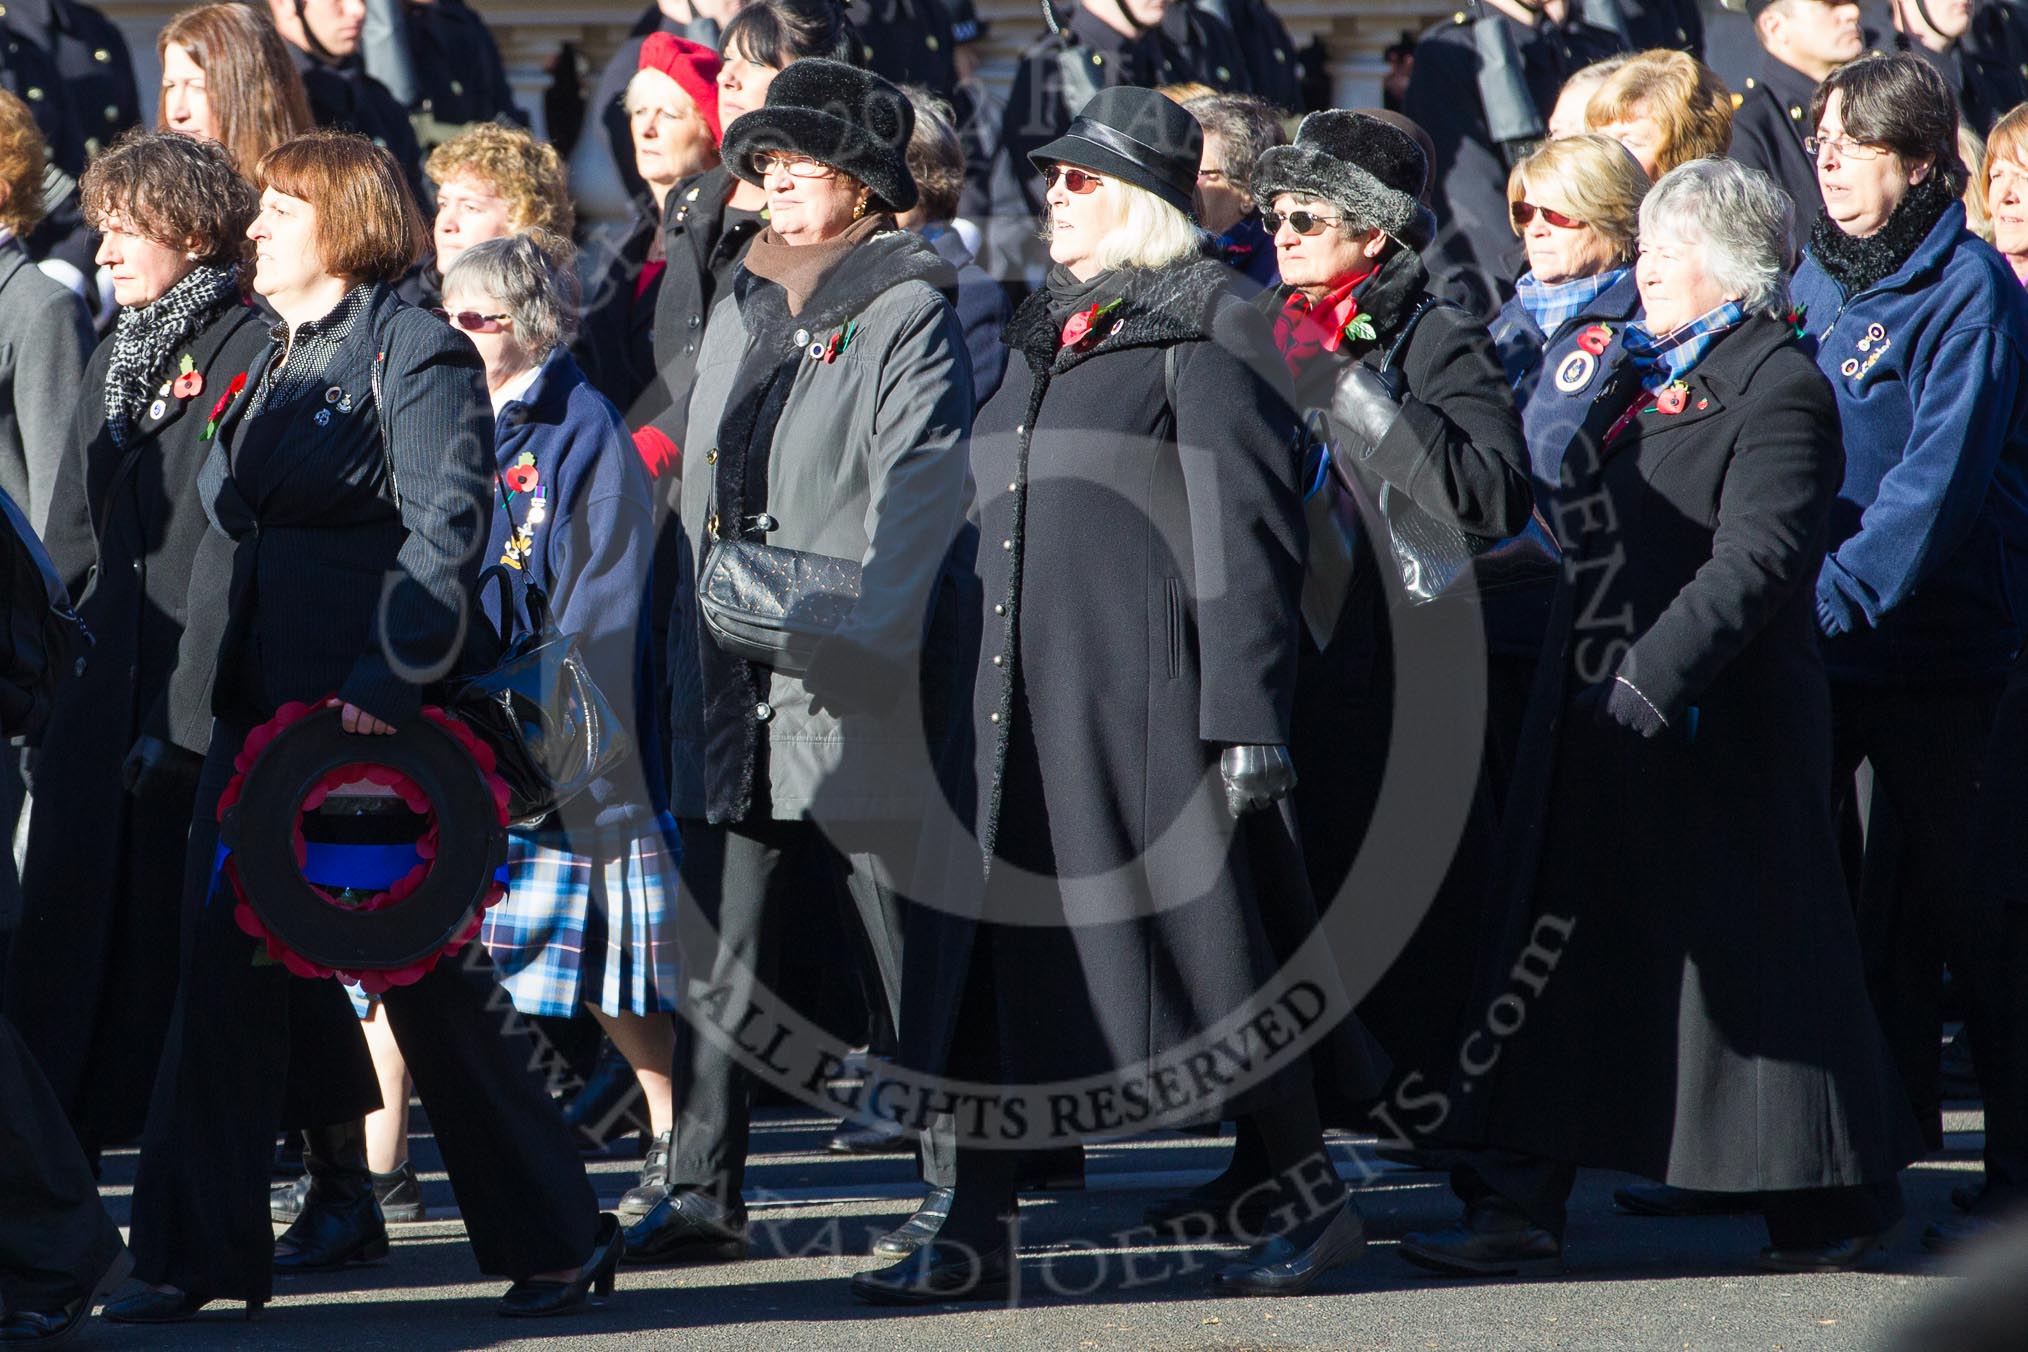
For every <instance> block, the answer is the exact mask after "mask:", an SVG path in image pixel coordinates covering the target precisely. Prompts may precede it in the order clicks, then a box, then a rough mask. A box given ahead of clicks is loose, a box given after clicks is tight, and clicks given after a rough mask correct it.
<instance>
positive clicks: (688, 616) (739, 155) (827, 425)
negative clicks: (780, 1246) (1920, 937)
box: [627, 58, 972, 1262]
mask: <svg viewBox="0 0 2028 1352" xmlns="http://www.w3.org/2000/svg"><path fill="white" fill-rule="evenodd" d="M913 127H914V114H913V112H912V110H911V107H910V105H909V102H908V97H907V95H905V94H903V93H902V92H901V91H900V90H899V89H896V88H895V87H894V86H893V85H891V84H889V83H888V82H887V81H885V80H883V79H881V78H880V77H879V76H877V75H873V74H870V73H868V72H866V71H862V70H859V69H856V68H854V67H852V66H847V65H844V64H842V63H840V62H836V61H827V60H822V59H817V58H811V59H806V60H802V61H797V62H795V63H793V64H792V65H790V66H789V67H788V68H787V69H786V70H784V71H782V72H781V74H780V75H779V76H777V77H775V79H774V81H773V83H772V84H771V85H770V86H769V88H768V93H767V102H766V104H765V105H764V106H762V107H761V108H758V109H756V110H754V111H752V112H749V113H747V114H745V115H743V116H742V117H740V118H739V119H738V120H736V121H734V122H733V123H732V124H731V126H729V127H728V128H727V129H726V133H725V144H724V148H723V162H724V164H725V166H726V167H727V168H728V169H729V170H731V171H732V172H733V173H736V174H738V175H739V176H740V178H741V179H743V180H745V181H746V182H749V183H756V184H760V185H762V186H763V187H764V188H765V189H766V191H767V197H768V208H769V216H770V220H769V225H768V228H767V229H765V230H763V231H762V232H761V233H760V235H759V236H758V237H756V238H755V240H754V242H753V244H752V246H751V247H750V248H749V249H748V250H747V254H746V260H745V262H744V263H743V264H742V265H741V267H740V269H739V271H738V272H737V273H736V274H735V276H734V280H733V284H732V287H731V294H730V295H727V296H724V297H722V298H721V299H720V300H719V301H718V303H717V305H716V306H715V307H714V309H713V311H712V317H711V322H710V325H709V327H708V329H707V332H706V337H705V342H704V349H703V351H702V352H700V353H699V354H698V365H697V383H696V387H695V390H694V392H693V394H692V396H691V401H690V412H689V425H688V429H687V436H686V438H685V440H684V443H683V444H684V445H685V446H686V447H689V448H691V451H690V454H689V456H688V463H687V465H686V466H685V472H684V474H683V483H682V499H681V502H680V504H679V511H678V519H679V521H680V525H681V532H682V540H681V546H680V549H679V551H678V563H677V577H676V595H675V604H674V606H673V609H672V611H671V615H670V622H669V653H670V657H669V678H670V684H671V687H672V691H673V699H672V711H671V722H672V733H671V770H670V799H671V807H672V810H673V811H674V812H675V814H676V816H677V817H678V818H679V819H681V822H682V831H683V843H684V856H683V864H682V870H681V873H682V890H683V900H684V906H683V925H684V928H685V933H684V937H683V941H682V943H683V951H684V953H685V954H686V955H687V956H686V967H687V970H686V973H685V979H686V989H687V991H688V992H690V994H688V995H687V996H686V1000H685V1004H686V1007H687V1006H688V1005H689V1003H690V1001H692V1000H698V999H701V1000H703V1001H705V1002H707V1003H711V1004H712V1005H713V1007H714V1008H716V1007H718V1005H717V1002H718V1001H719V1000H720V999H725V1000H729V1001H730V1003H729V1004H727V1005H725V1006H724V1018H725V1019H726V1020H728V1022H727V1023H726V1024H725V1026H726V1027H735V1026H740V1025H743V1024H744V1023H745V1022H746V1021H747V1020H748V1019H749V1018H750V1017H753V1016H754V1015H755V1014H757V1013H758V1012H759V1011H758V1008H757V1006H756V1004H755V1002H754V999H755V995H754V989H753V988H754V984H755V981H756V980H758V981H759V982H763V983H766V982H771V981H772V980H773V975H774V971H775V968H776V966H777V964H778V961H779V959H780V956H781V953H782V950H783V948H784V947H785V946H786V942H787V941H788V940H789V939H790V937H791V936H792V934H793V933H795V932H796V930H797V928H798V926H799V923H800V922H799V921H798V919H797V917H796V910H797V908H798V906H799V905H800V904H807V903H806V902H804V901H803V896H804V894H805V891H806V889H807V887H808V885H809V883H810V882H811V881H813V880H814V881H816V882H818V884H819V885H820V886H824V887H827V888H833V889H837V890H839V891H842V892H844V893H848V894H849V895H850V899H851V902H852V904H853V906H854V908H855V909H856V910H857V911H858V914H859V918H860V921H861V923H862V924H863V926H864V930H865V938H866V940H867V943H868V945H869V947H870V948H871V950H872V952H873V954H874V957H875V959H876V962H877V964H878V967H879V969H880V974H881V978H882V984H883V985H884V986H885V988H886V992H885V993H886V995H887V999H888V1003H889V1011H888V1012H889V1014H890V1016H892V1015H894V1014H895V1013H897V1012H898V1011H897V1010H895V1009H894V1004H895V1002H896V1001H897V1000H898V998H899V985H900V971H901V937H902V928H903V926H902V916H903V909H904V904H905V903H904V902H903V892H904V891H905V888H904V887H903V885H902V882H901V879H900V876H899V875H900V871H901V869H902V866H904V865H906V864H907V863H909V862H910V861H911V860H912V859H913V858H914V854H915V828H914V826H913V823H914V822H915V821H916V820H917V819H918V818H919V817H920V815H921V812H922V805H923V803H924V801H925V800H926V798H927V796H928V789H929V781H930V775H929V766H930V755H929V753H928V751H927V749H926V747H925V745H924V730H925V720H924V710H925V709H926V708H927V709H933V708H936V707H940V706H941V705H943V704H944V703H946V702H947V700H946V699H945V693H946V692H947V691H948V689H949V687H950V686H951V683H952V679H953V678H952V674H951V671H952V666H951V664H952V662H953V660H954V647H955V645H954V643H953V642H951V641H950V640H949V638H948V636H945V635H943V631H942V626H941V625H940V624H939V623H938V622H937V621H938V616H937V615H936V612H937V611H938V609H939V607H938V601H939V599H940V598H941V597H942V596H943V594H944V586H945V583H944V578H943V564H944V559H945V555H946V554H947V552H948V551H949V548H950V545H951V541H952V539H953V538H954V537H955V536H956V535H957V533H958V530H959V528H960V526H961V525H962V524H963V521H964V514H965V500H966V493H967V488H968V485H967V483H966V478H965V460H964V453H963V447H964V442H965V437H966V435H967V433H969V431H970V430H971V425H972V372H971V362H970V359H969V358H968V357H967V355H966V350H965V337H964V331H963V329H962V327H961V326H960V324H959V323H958V319H957V316H956V314H955V312H954V311H953V310H952V309H951V306H950V304H949V302H948V301H946V300H945V298H944V296H945V292H946V290H948V289H953V288H955V285H956V275H955V274H954V273H953V272H952V271H951V268H950V265H949V264H947V263H945V262H944V261H943V259H942V258H941V257H940V256H939V255H938V254H937V252H936V251H935V250H934V249H932V248H931V247H930V246H929V245H928V244H927V243H925V242H924V241H923V239H922V237H921V236H919V235H916V234H913V233H911V232H907V231H903V230H901V229H899V228H898V227H897V226H896V224H895V220H894V216H895V213H896V212H903V211H907V210H908V209H909V208H911V207H913V206H914V205H915V204H916V200H917V195H918V194H917V188H916V184H915V180H914V179H913V178H912V177H911V176H910V174H909V170H908V163H907V158H906V156H907V150H908V142H909V136H910V133H911V131H912V130H913ZM742 569H747V570H748V571H745V572H742V571H741V570H742ZM790 573H795V574H797V575H799V576H800V575H803V574H808V575H812V576H818V577H820V578H823V579H829V581H828V582H820V584H819V586H818V591H820V592H822V593H823V594H815V593H811V592H803V591H793V592H792V591H789V590H784V589H781V588H779V587H775V588H773V590H772V600H773V601H774V602H775V603H776V606H777V609H778V612H780V613H787V614H790V615H796V614H801V613H803V612H804V611H806V610H810V609H822V610H825V611H826V612H827V614H829V615H831V616H833V617H834V618H833V619H832V620H831V622H829V623H822V622H816V623H814V624H813V628H812V630H811V631H807V632H806V635H805V637H806V638H808V639H809V643H808V644H807V645H806V646H805V647H802V648H796V647H795V645H793V644H790V643H787V642H786V641H785V643H784V646H783V647H782V648H781V649H779V650H776V649H765V648H763V649H759V650H757V649H756V648H755V647H754V646H753V645H751V644H746V643H742V642H739V641H735V640H734V639H733V638H731V637H730V636H729V635H728V631H727V624H728V623H731V624H732V625H734V626H735V627H737V626H738V625H740V624H741V623H742V621H741V620H739V619H738V618H732V619H730V621H729V620H728V615H727V612H726V611H725V610H724V609H722V608H717V607H716V605H715V600H716V598H718V597H719V596H720V595H721V593H722V592H741V587H742V586H743V585H744V584H743V583H741V582H740V581H739V580H738V579H741V578H745V579H748V580H751V579H753V578H754V577H756V576H759V575H762V574H765V575H767V576H768V577H771V578H776V579H778V578H780V577H782V576H785V575H787V574H790ZM721 584H723V585H721ZM769 585H770V586H772V584H769ZM747 590H749V591H750V590H752V588H748V589H747ZM741 594H745V593H743V592H741ZM841 597H849V598H850V599H849V600H841V599H840V598H841ZM707 599H711V600H713V601H714V609H713V610H712V612H711V618H710V619H709V620H707V617H706V604H705V603H706V601H707ZM947 609H948V608H947V607H946V610H947ZM743 613H744V612H742V614H743ZM926 635H927V636H926ZM919 694H920V698H918V695H919ZM932 735H934V734H933V730H932ZM699 926H703V927H706V928H705V929H704V931H703V932H702V933H699V932H698V927H699ZM839 1051H840V1053H841V1054H842V1051H843V1048H840V1049H839ZM675 1075H676V1082H677V1084H678V1085H679V1086H682V1088H683V1105H684V1107H683V1112H682V1114H681V1116H680V1118H679V1120H678V1122H677V1124H676V1129H675V1134H674V1137H675V1139H674V1142H673V1145H672V1148H671V1154H670V1161H669V1172H668V1186H669V1189H670V1192H669V1196H668V1197H667V1198H666V1199H665V1200H664V1201H662V1202H661V1203H660V1204H659V1205H658V1206H657V1207H656V1208H655V1209H654V1210H653V1211H651V1212H649V1213H648V1214H647V1215H646V1216H645V1217H644V1218H643V1219H642V1220H641V1221H640V1222H639V1223H637V1224H636V1225H635V1226H634V1227H633V1228H632V1229H631V1230H629V1231H628V1240H627V1242H628V1247H629V1250H630V1256H631V1257H632V1258H634V1259H636V1260H639V1261H664V1262H666V1261H675V1260H679V1259H685V1258H699V1257H711V1258H721V1259H722V1258H734V1257H738V1256H741V1255H742V1254H743V1253H744V1252H745V1247H746V1237H745V1229H746V1210H745V1204H744V1202H743V1201H742V1199H741V1196H740V1190H741V1186H742V1181H743V1178H744V1174H745V1168H746V1129H747V1102H748V1098H749V1085H750V1081H749V1078H748V1076H747V1073H746V1071H745V1070H744V1069H742V1068H741V1067H740V1066H739V1065H738V1064H737V1062H736V1060H735V1058H734V1056H733V1054H731V1053H730V1052H728V1051H727V1050H726V1049H725V1048H723V1047H721V1046H720V1045H719V1043H718V1042H717V1041H716V1040H714V1039H712V1038H710V1037H705V1036H699V1035H698V1034H697V1033H696V1032H695V1031H694V1030H693V1029H692V1028H691V1027H690V1025H689V1024H688V1023H687V1022H686V1023H684V1024H682V1025H679V1030H678V1040H677V1047H676V1058H675ZM944 1139H945V1138H944V1137H943V1136H942V1135H941V1134H940V1133H938V1132H929V1133H926V1134H925V1142H924V1154H925V1166H924V1172H925V1174H926V1175H927V1178H928V1181H929V1182H930V1183H931V1185H932V1186H936V1185H940V1184H945V1183H948V1182H949V1181H950V1179H949V1172H950V1163H951V1161H950V1153H949V1149H948V1146H947V1145H940V1144H939V1143H940V1142H942V1141H943V1140H944Z"/></svg>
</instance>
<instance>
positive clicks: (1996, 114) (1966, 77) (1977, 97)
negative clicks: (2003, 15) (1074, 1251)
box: [1895, 3, 2028, 136]
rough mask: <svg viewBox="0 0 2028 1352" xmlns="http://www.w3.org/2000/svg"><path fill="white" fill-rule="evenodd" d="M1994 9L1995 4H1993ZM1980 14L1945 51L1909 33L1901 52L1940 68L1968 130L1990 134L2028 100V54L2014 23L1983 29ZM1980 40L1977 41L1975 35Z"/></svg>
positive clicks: (1898, 38)
mask: <svg viewBox="0 0 2028 1352" xmlns="http://www.w3.org/2000/svg"><path fill="white" fill-rule="evenodd" d="M1987 7H1988V8H1990V7H1991V5H1990V3H1989V4H1988V6H1987ZM1981 30H1982V25H1981V24H1980V21H1979V15H1978V13H1977V12H1976V10H1975V11H1974V14H1973V16H1972V26H1971V28H1969V29H1967V30H1966V31H1965V35H1964V36H1963V37H1961V38H1959V39H1958V40H1957V41H1956V42H1953V43H1952V44H1951V45H1950V46H1948V47H1946V48H1945V49H1944V50H1942V51H1940V52H1933V51H1931V50H1930V49H1929V48H1927V47H1925V46H1923V45H1922V44H1921V43H1920V42H1917V41H1916V40H1915V39H1914V38H1911V37H1909V36H1907V35H1906V34H1897V35H1896V36H1895V42H1896V45H1897V46H1899V47H1900V48H1901V50H1903V51H1906V52H1911V53H1913V54H1914V55H1916V56H1919V57H1921V58H1922V59H1923V60H1925V61H1927V62H1929V64H1930V65H1931V66H1933V67H1935V68H1936V72H1937V74H1939V75H1941V76H1943V79H1944V83H1945V84H1946V85H1948V86H1950V91H1951V96H1952V97H1953V98H1955V99H1956V100H1957V101H1958V116H1959V117H1960V118H1961V119H1962V120H1963V122H1964V124H1965V125H1966V126H1967V127H1970V128H1971V129H1972V130H1973V131H1975V132H1977V133H1978V134H1979V135H1980V136H1984V135H1985V134H1986V133H1987V132H1989V131H1991V130H1992V129H1993V124H1994V123H1995V122H1998V121H1999V120H2000V115H2001V114H2002V113H2005V112H2006V111H2007V110H2008V109H2010V108H2012V107H2013V106H2014V105H2016V104H2018V103H2020V102H2022V101H2023V100H2028V50H2024V47H2023V43H2022V40H2021V39H2020V38H2018V37H2017V35H2016V34H2015V32H2014V30H2013V26H2012V25H2011V24H2008V23H2005V22H2001V23H1997V24H1988V25H1985V26H1983V31H1981ZM1974 33H1978V34H1979V37H1978V38H1974V37H1973V34H1974Z"/></svg>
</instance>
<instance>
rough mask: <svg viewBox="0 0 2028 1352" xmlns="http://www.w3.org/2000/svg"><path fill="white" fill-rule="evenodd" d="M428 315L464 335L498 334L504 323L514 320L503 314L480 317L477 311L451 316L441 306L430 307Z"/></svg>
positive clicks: (467, 311)
mask: <svg viewBox="0 0 2028 1352" xmlns="http://www.w3.org/2000/svg"><path fill="white" fill-rule="evenodd" d="M430 313H431V314H433V315H435V316H436V317H437V318H438V319H441V320H443V321H444V322H445V323H446V324H455V325H457V326H458V327H459V328H461V329H463V330H464V331H465V332H466V333H498V332H500V330H502V329H504V328H506V327H507V324H506V322H505V321H508V320H511V319H513V318H514V316H512V315H505V314H501V315H482V314H480V313H479V312H478V311H477V310H460V311H458V312H457V313H456V314H452V313H451V312H450V311H449V310H446V309H445V308H444V307H443V306H441V305H432V306H431V307H430Z"/></svg>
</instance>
